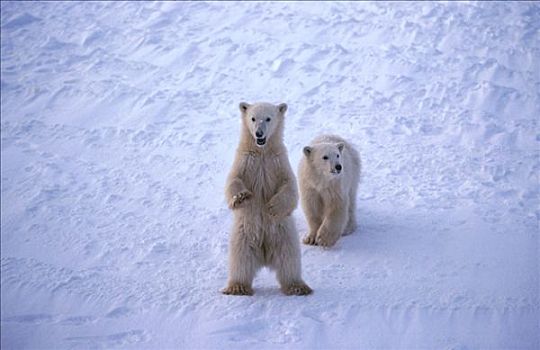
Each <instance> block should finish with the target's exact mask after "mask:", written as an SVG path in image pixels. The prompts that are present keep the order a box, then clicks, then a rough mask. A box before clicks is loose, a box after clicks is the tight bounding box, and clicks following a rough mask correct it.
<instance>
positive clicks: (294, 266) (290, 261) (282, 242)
mask: <svg viewBox="0 0 540 350" xmlns="http://www.w3.org/2000/svg"><path fill="white" fill-rule="evenodd" d="M278 231H281V232H277V235H278V236H279V237H280V239H279V241H276V242H274V244H273V245H274V246H273V247H272V249H273V250H274V254H273V255H272V261H270V265H271V267H272V268H274V269H275V270H276V276H277V280H278V282H279V284H280V285H281V291H282V292H283V293H284V294H285V295H308V294H311V293H312V292H313V290H312V289H311V288H310V287H309V286H308V285H307V284H306V283H305V282H304V280H303V279H302V264H301V261H300V244H299V242H298V235H297V233H296V230H295V229H294V223H291V222H287V223H285V224H283V225H278Z"/></svg>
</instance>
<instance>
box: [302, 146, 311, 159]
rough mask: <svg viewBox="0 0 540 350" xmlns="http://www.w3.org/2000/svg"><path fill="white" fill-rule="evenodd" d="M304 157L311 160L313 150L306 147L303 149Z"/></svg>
mask: <svg viewBox="0 0 540 350" xmlns="http://www.w3.org/2000/svg"><path fill="white" fill-rule="evenodd" d="M303 152H304V155H305V156H306V157H307V158H309V157H310V156H311V152H313V148H311V147H309V146H306V147H304V149H303Z"/></svg>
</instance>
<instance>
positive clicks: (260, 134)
mask: <svg viewBox="0 0 540 350" xmlns="http://www.w3.org/2000/svg"><path fill="white" fill-rule="evenodd" d="M263 135H264V134H263V132H262V131H261V130H257V131H256V132H255V136H257V137H259V138H261V137H263Z"/></svg>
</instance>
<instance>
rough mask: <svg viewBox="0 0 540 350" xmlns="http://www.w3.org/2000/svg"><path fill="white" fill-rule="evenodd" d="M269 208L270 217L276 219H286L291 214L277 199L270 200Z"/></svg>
mask: <svg viewBox="0 0 540 350" xmlns="http://www.w3.org/2000/svg"><path fill="white" fill-rule="evenodd" d="M267 208H268V214H270V216H273V217H275V218H278V217H285V216H287V215H289V214H290V212H289V210H288V208H287V206H286V205H284V204H283V203H282V202H281V201H279V200H278V199H275V198H272V199H271V200H270V202H269V203H268V206H267Z"/></svg>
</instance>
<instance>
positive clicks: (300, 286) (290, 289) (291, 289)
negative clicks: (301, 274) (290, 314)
mask: <svg viewBox="0 0 540 350" xmlns="http://www.w3.org/2000/svg"><path fill="white" fill-rule="evenodd" d="M283 293H285V295H309V294H311V293H313V289H311V288H309V286H308V285H307V284H305V283H294V284H291V285H288V286H287V287H285V288H283Z"/></svg>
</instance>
